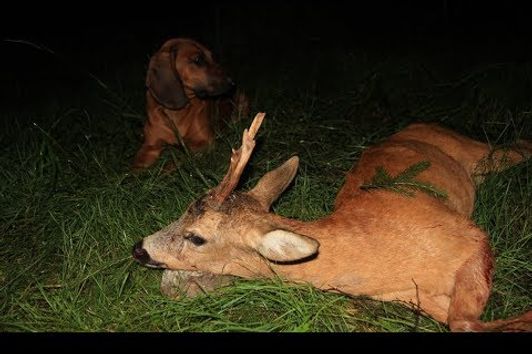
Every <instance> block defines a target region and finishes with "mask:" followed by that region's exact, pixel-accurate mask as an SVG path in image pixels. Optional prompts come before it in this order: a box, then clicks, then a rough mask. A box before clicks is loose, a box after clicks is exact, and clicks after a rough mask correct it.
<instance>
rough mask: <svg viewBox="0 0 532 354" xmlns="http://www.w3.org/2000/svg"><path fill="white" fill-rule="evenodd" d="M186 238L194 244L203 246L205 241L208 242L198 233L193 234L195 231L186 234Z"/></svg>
mask: <svg viewBox="0 0 532 354" xmlns="http://www.w3.org/2000/svg"><path fill="white" fill-rule="evenodd" d="M185 240H188V241H190V242H192V244H193V245H194V246H201V245H203V244H204V243H205V242H207V241H206V240H205V239H204V238H203V237H201V236H198V235H196V234H193V233H189V234H186V235H185Z"/></svg>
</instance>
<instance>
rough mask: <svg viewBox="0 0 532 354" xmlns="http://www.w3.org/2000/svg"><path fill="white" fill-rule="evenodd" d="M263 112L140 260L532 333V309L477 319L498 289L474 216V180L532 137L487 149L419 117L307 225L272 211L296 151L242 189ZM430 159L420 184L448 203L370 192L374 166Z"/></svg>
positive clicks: (518, 157)
mask: <svg viewBox="0 0 532 354" xmlns="http://www.w3.org/2000/svg"><path fill="white" fill-rule="evenodd" d="M263 117H264V114H258V115H257V116H256V117H255V119H254V121H253V123H252V125H251V128H250V129H249V131H248V130H245V131H244V136H243V140H242V146H241V148H240V149H239V150H236V151H233V154H232V156H231V163H230V166H229V170H228V172H227V174H226V175H225V177H224V178H223V181H222V182H221V183H220V185H218V186H217V187H216V188H213V189H212V190H210V191H209V192H208V193H207V194H206V195H205V196H203V197H202V198H200V199H199V200H197V201H195V202H194V203H192V204H191V205H190V207H189V208H188V210H187V211H186V212H185V214H184V215H183V216H182V217H181V218H180V219H179V220H178V221H175V222H173V223H172V224H170V225H168V226H167V227H165V228H164V229H162V230H160V231H158V232H156V233H155V234H153V235H151V236H148V237H146V238H144V240H142V241H141V242H139V243H137V244H136V245H135V247H134V249H133V255H134V257H135V258H136V259H137V260H138V261H139V262H141V263H143V264H145V265H147V266H152V267H160V268H166V269H168V270H180V271H179V272H178V274H179V275H182V276H185V278H186V277H187V276H189V280H190V279H196V280H198V279H199V280H201V276H202V274H203V275H205V276H206V277H207V278H208V279H210V280H212V279H213V277H214V278H216V276H214V275H234V276H239V277H244V278H257V277H272V276H280V277H282V278H284V279H287V280H290V281H296V282H309V283H311V284H313V285H314V286H315V287H317V288H320V289H323V290H330V291H338V292H342V293H346V294H351V295H365V296H369V297H371V298H374V299H378V300H384V301H392V300H399V301H402V302H405V303H407V304H413V305H415V306H416V307H419V308H420V309H421V310H423V311H424V312H425V313H427V314H428V315H430V316H432V317H433V318H434V319H436V320H438V321H440V322H443V323H446V324H448V325H449V327H450V329H451V330H453V331H462V330H467V331H470V330H473V331H483V330H486V331H487V330H530V329H531V328H532V327H531V325H532V311H529V312H527V313H526V314H523V315H521V316H519V317H516V318H513V319H509V320H499V321H493V322H482V321H480V320H479V316H480V315H481V313H482V311H483V309H484V306H485V305H486V301H487V300H488V297H489V294H490V290H491V279H492V271H493V256H492V252H491V249H490V246H489V243H488V238H487V236H486V234H485V233H484V232H483V231H482V230H480V229H479V228H478V227H477V226H476V225H475V224H474V222H473V221H472V220H471V219H470V216H471V213H472V211H473V203H474V199H475V183H479V182H480V181H481V180H482V176H483V175H484V174H486V173H488V172H492V171H499V170H502V169H504V168H505V167H508V166H511V165H513V164H516V163H519V162H520V161H523V160H524V158H525V157H524V155H526V156H529V155H530V153H531V152H532V148H531V144H530V143H528V142H523V143H522V144H521V146H516V147H515V148H513V149H506V150H496V151H495V152H493V153H491V150H490V148H489V146H488V145H486V144H483V143H480V142H477V141H474V140H471V139H469V138H467V137H464V136H461V135H459V134H457V133H455V132H452V131H449V130H447V129H444V128H442V127H439V126H438V125H433V124H412V125H410V126H408V127H407V128H406V129H404V130H402V131H400V132H398V133H396V134H395V135H393V136H391V137H390V138H389V139H388V140H386V141H384V142H383V143H381V144H379V145H376V146H374V147H371V148H369V149H367V150H366V151H365V152H364V153H363V154H362V156H361V157H360V160H359V162H358V164H357V165H356V166H354V167H353V169H352V170H351V171H349V173H348V174H347V178H346V182H345V184H344V186H343V187H342V189H341V190H340V192H339V194H338V196H337V198H336V202H335V210H334V212H333V213H332V214H331V215H329V216H327V217H324V218H322V219H319V220H315V221H311V222H302V221H299V220H294V219H288V218H284V217H281V216H279V215H275V214H273V213H270V212H269V209H270V205H271V204H272V203H273V202H274V201H275V200H276V199H277V198H278V197H279V195H280V194H281V193H282V192H283V191H284V190H285V189H286V187H287V186H288V185H289V184H290V183H291V181H292V179H293V178H294V176H295V174H296V170H297V167H298V162H299V161H298V158H297V157H292V158H290V159H289V160H288V161H287V162H285V163H284V164H283V165H282V166H280V167H278V168H277V169H275V170H273V171H271V172H269V173H267V174H266V175H265V176H263V177H262V178H261V179H260V180H259V182H258V183H257V185H256V186H255V187H254V188H253V189H251V190H250V191H248V192H234V189H235V187H236V185H237V183H238V181H239V178H240V176H241V174H242V171H243V170H244V167H245V166H246V163H247V161H248V159H249V157H250V155H251V153H252V151H253V148H254V146H255V141H254V137H255V135H256V133H257V130H258V129H259V126H260V124H261V122H262V119H263ZM523 154H524V155H523ZM422 161H428V162H430V167H429V168H427V169H425V170H424V171H422V172H421V173H420V174H419V175H418V176H417V177H416V181H418V182H420V183H426V184H429V183H430V185H432V186H434V187H435V188H437V189H438V190H441V191H445V192H446V193H447V197H446V198H438V197H435V196H433V195H431V194H430V193H425V192H423V191H417V192H415V195H413V196H405V195H404V194H401V193H396V192H394V191H390V190H388V189H382V188H366V187H365V186H367V185H368V184H370V183H371V182H372V180H373V178H374V176H375V173H376V170H378V169H381V170H382V168H384V170H385V171H387V172H388V173H389V174H390V175H392V176H394V175H398V174H400V173H401V172H403V171H405V170H407V169H408V168H409V167H411V166H413V165H415V164H418V163H419V162H422ZM213 274H214V275H213ZM207 285H208V284H207ZM200 286H201V284H200Z"/></svg>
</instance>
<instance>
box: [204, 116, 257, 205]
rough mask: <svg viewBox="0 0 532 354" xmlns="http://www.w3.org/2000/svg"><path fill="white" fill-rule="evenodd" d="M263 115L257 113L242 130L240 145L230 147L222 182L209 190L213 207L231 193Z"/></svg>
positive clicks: (249, 154)
mask: <svg viewBox="0 0 532 354" xmlns="http://www.w3.org/2000/svg"><path fill="white" fill-rule="evenodd" d="M265 115H266V114H265V113H257V115H256V116H255V118H254V119H253V122H252V123H251V126H250V127H249V130H248V129H245V130H244V134H243V135H242V146H240V148H239V149H238V150H235V149H232V154H231V164H230V165H229V169H228V170H227V173H226V174H225V176H224V178H223V179H222V182H221V183H220V184H219V185H218V186H217V187H216V188H214V189H213V190H212V192H211V198H212V199H211V201H212V203H213V206H214V207H219V206H220V205H222V203H223V202H224V200H225V199H226V198H227V197H228V196H229V195H230V194H231V192H232V191H233V190H234V189H235V187H236V185H237V184H238V181H239V180H240V176H241V175H242V172H243V171H244V168H245V167H246V164H247V163H248V161H249V158H250V156H251V153H252V152H253V149H254V148H255V140H254V139H255V135H257V131H258V130H259V128H260V125H261V124H262V120H263V119H264V116H265Z"/></svg>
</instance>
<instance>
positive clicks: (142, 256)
mask: <svg viewBox="0 0 532 354" xmlns="http://www.w3.org/2000/svg"><path fill="white" fill-rule="evenodd" d="M133 258H135V260H136V261H138V262H139V263H141V264H146V263H148V262H149V261H150V255H149V254H148V252H147V251H146V250H145V249H144V248H142V240H140V241H139V242H137V243H135V245H134V246H133Z"/></svg>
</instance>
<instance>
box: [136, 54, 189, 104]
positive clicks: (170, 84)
mask: <svg viewBox="0 0 532 354" xmlns="http://www.w3.org/2000/svg"><path fill="white" fill-rule="evenodd" d="M176 51H177V49H176V48H175V47H174V48H171V49H170V50H160V51H159V52H157V53H155V54H154V55H153V56H152V57H151V59H150V65H149V67H148V74H147V76H146V86H147V87H148V89H149V90H150V93H151V94H152V95H153V97H154V98H155V99H156V100H157V102H159V103H160V104H161V105H163V106H164V107H166V108H169V109H181V108H183V107H185V105H186V104H187V103H188V99H187V96H186V95H185V91H184V89H183V83H182V82H181V78H180V77H179V74H178V73H177V71H176V69H175V57H176Z"/></svg>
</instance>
